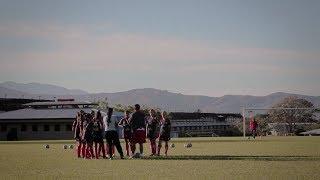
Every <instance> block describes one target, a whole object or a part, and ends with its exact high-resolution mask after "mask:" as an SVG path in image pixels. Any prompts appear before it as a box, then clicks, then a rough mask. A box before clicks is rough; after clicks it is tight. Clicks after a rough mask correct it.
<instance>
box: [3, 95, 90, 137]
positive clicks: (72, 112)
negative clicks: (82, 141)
mask: <svg viewBox="0 0 320 180" xmlns="http://www.w3.org/2000/svg"><path fill="white" fill-rule="evenodd" d="M94 105H96V104H94V103H90V102H75V101H74V100H68V101H64V100H60V101H56V102H32V103H28V104H25V105H24V107H25V108H24V109H19V110H14V111H8V112H4V113H0V140H7V139H8V140H39V139H71V138H73V134H72V122H73V121H74V119H75V117H76V113H77V112H78V111H80V110H83V111H85V112H87V113H89V112H90V111H91V110H92V108H93V107H94Z"/></svg>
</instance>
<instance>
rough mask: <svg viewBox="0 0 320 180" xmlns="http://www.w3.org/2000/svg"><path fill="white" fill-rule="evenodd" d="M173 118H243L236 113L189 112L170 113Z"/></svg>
mask: <svg viewBox="0 0 320 180" xmlns="http://www.w3.org/2000/svg"><path fill="white" fill-rule="evenodd" d="M170 117H171V118H172V120H175V119H203V118H223V119H224V118H227V117H233V118H242V116H241V114H235V113H187V112H172V113H170Z"/></svg>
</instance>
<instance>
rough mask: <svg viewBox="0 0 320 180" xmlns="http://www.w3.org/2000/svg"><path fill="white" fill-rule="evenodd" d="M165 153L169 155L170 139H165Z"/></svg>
mask: <svg viewBox="0 0 320 180" xmlns="http://www.w3.org/2000/svg"><path fill="white" fill-rule="evenodd" d="M164 147H165V153H164V154H165V155H166V156H167V155H168V148H169V145H168V141H165V146H164Z"/></svg>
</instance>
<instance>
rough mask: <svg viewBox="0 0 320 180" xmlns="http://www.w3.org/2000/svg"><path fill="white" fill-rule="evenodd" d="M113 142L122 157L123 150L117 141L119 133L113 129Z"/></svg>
mask: <svg viewBox="0 0 320 180" xmlns="http://www.w3.org/2000/svg"><path fill="white" fill-rule="evenodd" d="M112 137H113V143H114V146H116V148H117V151H118V153H119V154H120V157H121V159H123V151H122V147H121V144H120V141H119V135H118V133H117V132H116V131H113V136H112Z"/></svg>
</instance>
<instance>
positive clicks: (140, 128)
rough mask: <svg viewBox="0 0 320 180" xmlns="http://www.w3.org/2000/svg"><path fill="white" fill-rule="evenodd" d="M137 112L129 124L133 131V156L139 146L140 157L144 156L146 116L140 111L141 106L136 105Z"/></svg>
mask: <svg viewBox="0 0 320 180" xmlns="http://www.w3.org/2000/svg"><path fill="white" fill-rule="evenodd" d="M134 108H135V111H134V113H133V114H132V115H131V117H130V119H129V122H130V127H131V129H132V139H131V142H130V145H131V152H132V154H131V155H132V156H134V154H135V151H136V144H137V143H138V144H139V149H140V156H142V155H143V143H145V142H146V122H145V114H144V113H143V112H142V111H141V110H140V105H139V104H136V105H134Z"/></svg>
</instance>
